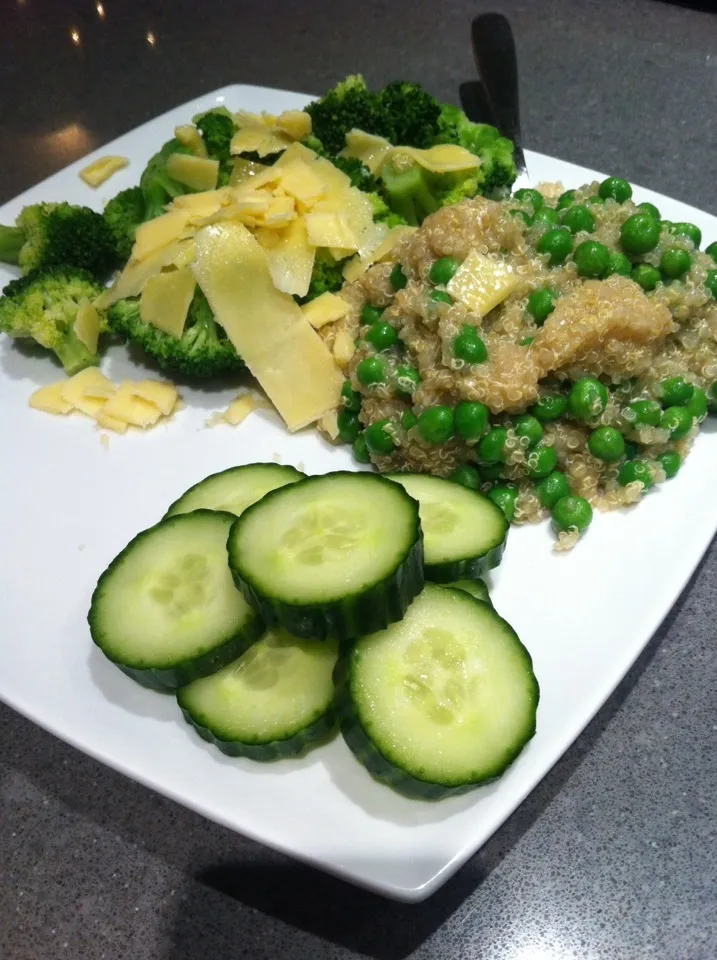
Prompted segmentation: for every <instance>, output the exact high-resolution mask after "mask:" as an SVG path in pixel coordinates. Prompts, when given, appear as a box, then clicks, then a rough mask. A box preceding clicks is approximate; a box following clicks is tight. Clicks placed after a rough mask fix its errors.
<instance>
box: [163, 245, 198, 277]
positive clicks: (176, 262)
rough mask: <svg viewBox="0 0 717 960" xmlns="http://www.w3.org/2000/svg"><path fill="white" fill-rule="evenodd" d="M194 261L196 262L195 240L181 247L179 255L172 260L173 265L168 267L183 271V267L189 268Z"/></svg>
mask: <svg viewBox="0 0 717 960" xmlns="http://www.w3.org/2000/svg"><path fill="white" fill-rule="evenodd" d="M192 260H194V240H187V241H186V242H185V243H183V244H182V245H181V249H180V251H179V253H178V254H177V256H176V257H174V258H173V259H172V262H171V264H167V266H172V267H176V268H177V269H178V270H181V269H182V267H187V266H189V264H190V263H191V262H192Z"/></svg>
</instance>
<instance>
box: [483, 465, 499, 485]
mask: <svg viewBox="0 0 717 960" xmlns="http://www.w3.org/2000/svg"><path fill="white" fill-rule="evenodd" d="M478 470H479V471H480V475H481V478H482V479H483V480H484V481H485V482H486V483H495V481H496V480H500V479H501V476H502V474H503V464H502V463H479V464H478Z"/></svg>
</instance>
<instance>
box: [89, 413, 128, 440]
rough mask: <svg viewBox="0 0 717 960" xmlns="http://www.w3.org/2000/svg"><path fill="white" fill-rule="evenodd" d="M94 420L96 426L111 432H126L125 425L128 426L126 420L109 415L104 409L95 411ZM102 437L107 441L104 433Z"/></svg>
mask: <svg viewBox="0 0 717 960" xmlns="http://www.w3.org/2000/svg"><path fill="white" fill-rule="evenodd" d="M95 422H96V423H97V426H98V427H101V428H102V429H103V430H112V432H113V433H127V427H128V426H129V424H128V423H127V421H126V420H120V419H119V418H118V417H110V416H108V415H107V414H106V413H105V411H104V410H99V411H98V412H97V415H96V416H95ZM100 439H102V438H100ZM104 439H105V440H106V441H107V442H109V439H108V437H107V436H106V435H105V437H104Z"/></svg>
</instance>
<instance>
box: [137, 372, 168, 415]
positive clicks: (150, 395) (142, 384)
mask: <svg viewBox="0 0 717 960" xmlns="http://www.w3.org/2000/svg"><path fill="white" fill-rule="evenodd" d="M132 389H133V392H134V396H135V397H139V398H140V400H146V401H147V403H151V404H153V405H154V406H155V407H157V409H158V410H159V412H160V413H161V414H162V416H163V417H168V416H169V415H170V414H171V413H172V411H173V410H174V406H175V404H176V402H177V400H178V399H179V394H178V393H177V388H176V387H175V386H174V384H172V383H163V382H162V381H160V380H138V381H137V382H136V383H134V384H133V387H132Z"/></svg>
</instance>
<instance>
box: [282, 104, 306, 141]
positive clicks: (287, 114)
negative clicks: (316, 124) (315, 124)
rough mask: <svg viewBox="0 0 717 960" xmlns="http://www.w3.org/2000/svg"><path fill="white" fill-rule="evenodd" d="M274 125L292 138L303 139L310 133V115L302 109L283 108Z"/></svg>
mask: <svg viewBox="0 0 717 960" xmlns="http://www.w3.org/2000/svg"><path fill="white" fill-rule="evenodd" d="M275 126H276V128H277V129H278V130H281V131H283V132H284V133H286V134H288V135H289V136H290V137H291V139H292V140H305V139H306V137H308V135H309V134H310V133H311V117H310V116H309V114H308V113H306V112H305V111H304V110H284V112H283V113H280V114H279V116H278V117H277V118H276V123H275Z"/></svg>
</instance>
